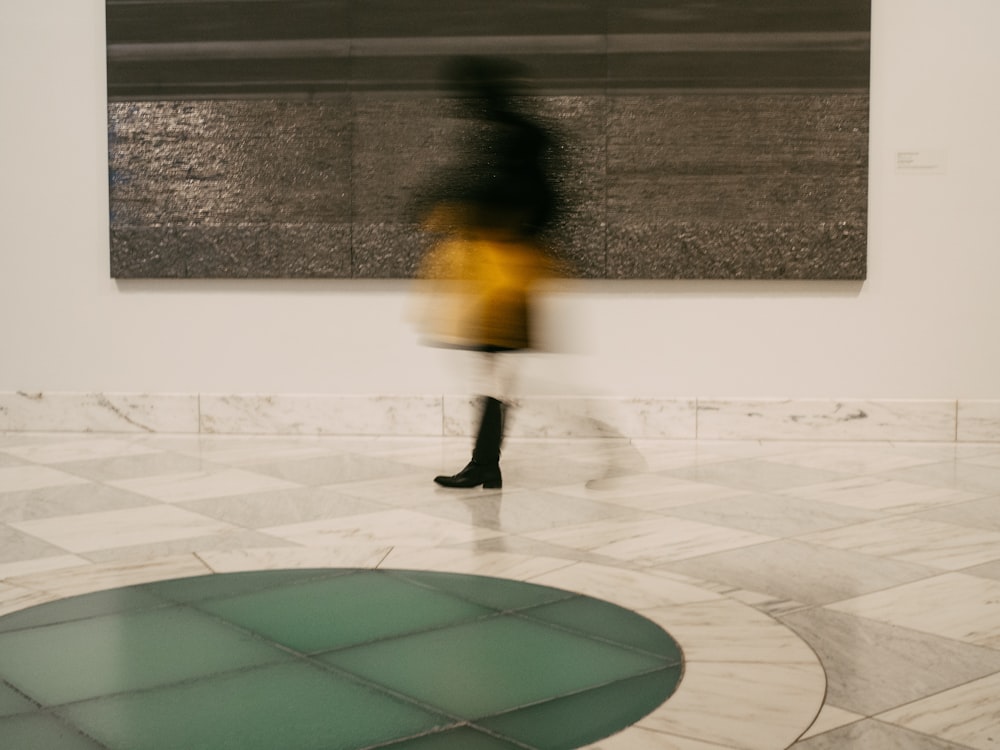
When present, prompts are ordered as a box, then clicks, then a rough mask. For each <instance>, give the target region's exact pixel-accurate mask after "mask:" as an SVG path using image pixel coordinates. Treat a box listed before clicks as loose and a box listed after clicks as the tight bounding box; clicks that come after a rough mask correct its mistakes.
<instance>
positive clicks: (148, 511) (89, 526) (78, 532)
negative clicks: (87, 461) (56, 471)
mask: <svg viewBox="0 0 1000 750" xmlns="http://www.w3.org/2000/svg"><path fill="white" fill-rule="evenodd" d="M11 526H12V528H14V529H17V530H18V531H20V532H23V533H24V534H30V535H31V536H32V537H35V538H36V539H40V540H44V541H45V542H47V543H48V544H50V545H54V546H55V547H57V548H59V549H62V550H66V551H69V552H74V553H77V554H79V553H84V552H94V551H96V550H106V549H115V548H118V547H131V546H135V545H140V544H155V543H157V542H165V541H172V540H175V539H189V538H192V537H201V536H212V535H215V534H225V533H226V532H228V531H232V530H233V527H232V526H231V525H229V524H227V523H222V522H221V521H216V520H214V519H211V518H206V517H205V516H201V515H198V514H197V513H192V512H190V511H187V510H183V509H181V508H175V507H173V506H170V505H154V506H150V507H146V508H130V509H126V510H114V511H104V512H102V513H83V514H79V515H75V516H70V517H67V518H43V519H39V520H36V521H20V522H17V523H14V524H11Z"/></svg>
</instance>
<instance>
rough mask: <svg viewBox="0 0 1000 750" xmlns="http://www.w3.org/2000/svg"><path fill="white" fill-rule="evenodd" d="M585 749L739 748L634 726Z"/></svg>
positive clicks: (679, 749)
mask: <svg viewBox="0 0 1000 750" xmlns="http://www.w3.org/2000/svg"><path fill="white" fill-rule="evenodd" d="M584 750H739V748H737V746H735V745H719V744H717V743H715V742H704V741H702V740H696V739H692V738H690V737H681V736H679V735H676V734H666V733H664V732H655V731H653V730H651V729H645V728H643V727H633V728H631V729H629V730H627V731H625V732H621V733H619V734H616V735H614V736H613V737H608V738H607V739H604V740H600V741H599V742H597V743H595V744H593V745H587V747H586V748H585V749H584Z"/></svg>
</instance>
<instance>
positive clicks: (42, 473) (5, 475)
mask: <svg viewBox="0 0 1000 750" xmlns="http://www.w3.org/2000/svg"><path fill="white" fill-rule="evenodd" d="M85 483H86V480H84V479H81V478H80V477H75V476H73V475H72V474H67V473H66V472H64V471H59V470H57V469H52V468H49V467H48V466H35V465H22V466H7V467H3V468H0V494H2V493H6V492H24V491H25V490H37V489H41V488H43V487H61V486H65V485H70V484H85Z"/></svg>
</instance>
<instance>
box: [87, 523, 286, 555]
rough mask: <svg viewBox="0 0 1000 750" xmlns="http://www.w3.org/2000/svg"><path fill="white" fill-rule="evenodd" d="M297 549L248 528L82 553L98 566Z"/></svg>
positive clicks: (230, 528)
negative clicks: (236, 552) (281, 548)
mask: <svg viewBox="0 0 1000 750" xmlns="http://www.w3.org/2000/svg"><path fill="white" fill-rule="evenodd" d="M281 546H288V547H292V546H295V545H294V544H293V543H292V542H289V541H287V540H284V539H277V538H275V537H273V536H269V535H267V534H262V533H260V532H256V531H248V530H246V529H237V528H232V527H228V528H226V530H224V531H222V532H220V533H215V534H208V533H206V534H202V535H199V536H191V537H183V538H180V539H168V540H164V541H157V542H144V543H142V544H130V545H123V546H121V547H109V548H107V549H99V550H93V551H89V552H82V553H80V555H81V557H86V558H87V559H88V560H90V561H91V562H95V563H126V562H142V561H144V560H157V559H161V558H166V557H178V556H181V555H185V554H190V555H197V556H198V557H199V558H201V557H202V556H203V555H205V554H209V553H212V552H229V551H235V550H250V549H255V548H265V549H273V548H275V547H281Z"/></svg>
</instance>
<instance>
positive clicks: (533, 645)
mask: <svg viewBox="0 0 1000 750" xmlns="http://www.w3.org/2000/svg"><path fill="white" fill-rule="evenodd" d="M682 668H683V657H682V654H681V651H680V648H679V647H678V645H677V643H676V642H675V641H674V640H673V638H671V637H670V635H668V634H667V633H666V632H665V631H664V630H663V629H662V628H660V627H659V626H658V625H657V624H655V623H653V622H652V621H650V620H648V619H646V618H644V617H642V616H640V615H638V614H636V613H635V612H632V611H629V610H627V609H623V608H621V607H618V606H616V605H614V604H610V603H609V602H606V601H601V600H598V599H593V598H591V597H587V596H582V595H580V594H574V593H572V592H569V591H563V590H561V589H555V588H549V587H546V586H537V585H534V584H528V583H521V582H518V581H510V580H504V579H499V578H488V577H484V576H472V575H460V574H452V573H432V572H426V571H410V570H357V569H333V570H329V569H327V570H277V571H260V572H253V573H233V574H225V575H211V576H204V577H200V578H185V579H177V580H171V581H162V582H159V583H150V584H145V585H141V586H131V587H128V588H121V589H114V590H111V591H102V592H99V593H95V594H87V595H84V596H78V597H74V598H71V599H64V600H61V601H58V602H52V603H50V604H43V605H40V606H37V607H32V608H30V609H25V610H21V611H19V612H14V613H12V614H9V615H6V616H4V617H0V680H2V681H0V737H15V736H16V737H17V738H18V740H19V742H20V743H21V745H23V746H24V747H36V746H37V747H46V748H52V750H60V748H93V749H95V750H99V749H101V748H104V749H110V750H167V749H168V748H169V749H179V750H180V749H182V750H199V749H204V750H228V749H230V748H231V749H232V750H273V748H276V747H281V748H285V749H286V750H360V749H361V748H370V747H378V748H385V750H450V749H451V748H455V749H456V750H514V749H515V748H517V749H520V750H525V748H537V749H538V750H541V749H543V748H544V749H545V750H561V749H563V748H565V749H566V750H569V749H570V748H577V747H580V746H582V745H586V744H589V743H592V742H595V741H597V740H599V739H600V738H602V737H606V736H608V735H610V734H613V733H615V732H617V731H619V730H621V729H624V728H625V727H627V726H629V725H630V724H633V723H634V722H636V721H637V720H638V719H640V718H642V717H643V716H645V715H646V714H648V713H649V712H650V711H652V710H654V709H655V708H656V707H657V706H659V705H660V704H661V703H663V702H664V701H665V700H666V699H667V698H668V697H670V695H671V694H672V693H673V692H674V691H675V690H676V689H677V685H678V683H679V681H680V679H681V673H682ZM53 738H57V739H56V740H53ZM54 743H55V744H54Z"/></svg>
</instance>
